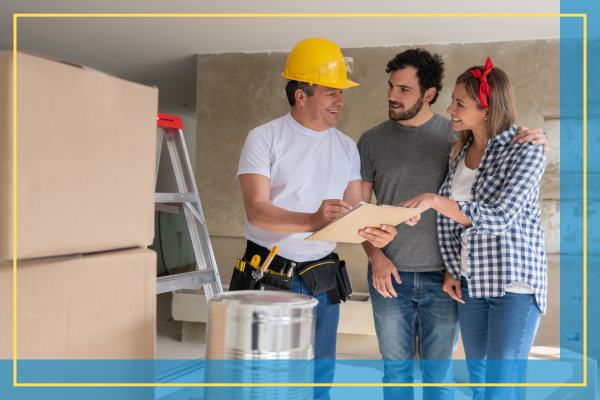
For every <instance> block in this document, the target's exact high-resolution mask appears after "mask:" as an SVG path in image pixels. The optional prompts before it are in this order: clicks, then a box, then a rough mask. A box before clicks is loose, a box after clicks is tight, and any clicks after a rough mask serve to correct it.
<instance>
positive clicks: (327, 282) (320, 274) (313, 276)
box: [298, 259, 337, 294]
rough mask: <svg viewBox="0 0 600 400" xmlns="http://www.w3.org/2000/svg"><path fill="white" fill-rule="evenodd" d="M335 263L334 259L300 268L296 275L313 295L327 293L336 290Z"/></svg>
mask: <svg viewBox="0 0 600 400" xmlns="http://www.w3.org/2000/svg"><path fill="white" fill-rule="evenodd" d="M336 263H337V262H336V260H335V259H333V260H324V261H318V262H316V263H314V264H309V265H307V266H305V267H304V268H302V269H301V270H300V271H298V275H299V276H300V278H301V279H302V282H304V284H305V285H306V287H307V288H308V290H310V291H311V292H313V293H314V294H319V293H323V292H329V291H330V290H333V289H335V288H336V287H335V284H336V273H335V270H336V269H337V267H336ZM336 291H337V290H336Z"/></svg>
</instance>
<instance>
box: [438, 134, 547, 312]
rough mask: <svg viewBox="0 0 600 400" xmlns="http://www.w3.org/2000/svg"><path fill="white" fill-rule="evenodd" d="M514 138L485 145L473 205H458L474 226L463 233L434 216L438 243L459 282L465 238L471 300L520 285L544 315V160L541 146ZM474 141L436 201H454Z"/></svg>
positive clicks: (505, 137)
mask: <svg viewBox="0 0 600 400" xmlns="http://www.w3.org/2000/svg"><path fill="white" fill-rule="evenodd" d="M516 133H517V127H516V126H513V127H511V128H509V129H507V130H506V131H504V132H502V133H500V134H499V135H498V136H496V137H495V138H493V139H491V140H490V141H489V142H488V145H487V148H486V150H485V153H484V155H483V157H482V158H481V164H480V166H479V168H478V170H477V175H476V177H475V182H474V183H473V187H472V188H471V201H459V202H458V205H459V207H460V211H461V212H462V213H463V214H464V215H465V216H466V217H467V218H469V219H470V220H471V222H472V223H473V225H472V226H470V227H465V226H464V225H461V224H459V223H458V222H456V221H454V220H452V219H450V218H447V217H445V216H443V215H441V214H440V213H438V217H437V221H438V238H439V242H440V249H441V251H442V257H443V258H444V263H445V264H446V268H447V269H448V271H449V272H450V274H451V275H452V276H453V277H454V278H455V279H459V278H460V249H461V244H460V237H461V236H467V252H468V260H467V282H468V284H469V296H471V297H499V296H504V289H505V286H506V285H507V284H509V283H511V282H515V281H524V282H527V283H528V284H529V285H530V286H531V288H532V289H533V291H534V293H535V298H536V300H537V304H538V306H539V307H540V309H541V311H542V313H544V314H545V313H546V294H547V290H548V275H547V262H546V253H545V251H544V231H543V230H542V224H541V222H540V207H539V203H538V198H539V194H540V193H539V192H540V180H541V178H542V175H543V173H544V168H545V167H546V155H545V153H544V151H543V149H542V146H533V145H531V144H523V145H520V144H518V143H513V142H512V138H513V137H514V136H515V135H516ZM472 141H473V138H472V137H471V139H470V140H469V141H468V142H467V144H466V145H465V146H464V147H463V148H462V150H461V151H460V153H459V154H458V156H457V157H456V159H455V160H454V162H453V163H452V165H450V170H449V172H448V176H447V177H446V180H445V181H444V183H443V185H442V187H441V188H440V191H439V195H440V196H444V197H447V198H449V199H452V196H451V194H450V188H451V187H452V179H453V177H454V174H455V172H456V168H457V166H458V163H459V161H460V160H461V158H463V157H464V156H465V153H466V151H467V148H468V147H469V145H470V144H471V142H472Z"/></svg>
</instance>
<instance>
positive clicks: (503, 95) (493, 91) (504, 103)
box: [450, 66, 515, 162]
mask: <svg viewBox="0 0 600 400" xmlns="http://www.w3.org/2000/svg"><path fill="white" fill-rule="evenodd" d="M476 68H477V69H479V70H480V71H481V73H482V74H483V71H484V67H483V66H476V67H472V68H469V69H468V70H466V71H465V72H463V73H462V74H461V75H460V76H459V77H458V78H457V79H456V84H457V85H458V84H459V83H462V84H464V85H465V89H466V91H467V94H468V95H469V97H470V98H471V100H473V101H475V103H477V108H479V109H481V110H482V109H483V107H481V103H480V102H479V86H480V81H479V79H478V78H475V76H473V74H472V73H471V72H470V71H471V70H473V69H476ZM486 79H487V82H488V84H489V85H490V99H489V101H488V112H489V115H488V117H487V118H488V124H487V131H486V137H487V139H488V140H489V139H492V138H494V137H496V136H497V135H498V134H499V133H501V132H504V131H505V130H507V129H508V128H510V127H511V126H513V124H514V122H515V96H514V93H513V90H512V86H511V85H510V81H509V80H508V75H506V73H505V72H504V71H503V70H501V69H500V68H497V67H494V68H492V70H491V71H490V72H489V73H488V74H487V76H486ZM472 135H473V132H471V130H466V131H459V132H458V138H456V139H455V140H454V141H453V142H452V151H451V152H450V155H451V157H452V162H454V160H455V159H456V156H458V153H460V150H461V149H462V148H463V147H464V146H465V144H467V142H468V141H469V139H470V138H471V136H472Z"/></svg>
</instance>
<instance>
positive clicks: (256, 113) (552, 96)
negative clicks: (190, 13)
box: [196, 40, 560, 345]
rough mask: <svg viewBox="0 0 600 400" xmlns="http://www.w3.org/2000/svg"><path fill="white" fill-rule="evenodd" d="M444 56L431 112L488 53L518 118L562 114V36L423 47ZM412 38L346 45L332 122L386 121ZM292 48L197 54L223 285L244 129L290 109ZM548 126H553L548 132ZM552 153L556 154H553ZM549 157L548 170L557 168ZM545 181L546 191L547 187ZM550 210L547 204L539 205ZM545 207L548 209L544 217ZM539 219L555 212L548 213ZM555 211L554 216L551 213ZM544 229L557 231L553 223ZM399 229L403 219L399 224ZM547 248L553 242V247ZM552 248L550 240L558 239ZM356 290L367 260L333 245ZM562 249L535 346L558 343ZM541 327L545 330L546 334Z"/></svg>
mask: <svg viewBox="0 0 600 400" xmlns="http://www.w3.org/2000/svg"><path fill="white" fill-rule="evenodd" d="M419 47H422V48H425V49H427V50H429V51H430V52H435V53H439V54H440V55H441V56H442V58H443V59H444V61H445V65H446V74H445V76H446V77H445V79H444V88H443V90H442V92H441V94H440V97H439V99H438V100H437V102H436V104H434V105H433V110H434V112H436V113H438V114H441V115H443V116H445V117H447V114H446V112H445V110H446V108H447V107H448V105H449V104H450V95H451V93H452V90H453V88H454V80H455V79H456V77H457V76H458V75H459V74H460V73H462V72H464V70H466V69H467V68H469V67H471V66H473V65H481V64H483V63H484V62H485V59H486V57H488V56H489V57H490V58H491V59H492V61H493V62H494V65H496V66H498V67H501V68H503V69H504V70H505V71H506V72H507V74H508V76H509V77H510V78H511V81H512V85H513V88H514V91H515V96H516V104H517V113H518V115H517V121H516V122H517V124H518V125H523V126H527V127H540V128H544V126H545V123H546V120H548V119H556V118H559V116H560V115H559V107H560V103H559V99H560V91H559V84H560V82H559V77H560V66H559V60H560V44H559V41H558V40H524V41H511V42H493V43H476V44H446V45H421V46H419ZM408 48H411V47H408V46H401V47H371V48H353V49H342V52H343V54H344V56H349V57H353V58H354V62H355V72H354V74H353V75H352V76H351V79H353V80H354V81H356V82H358V83H360V86H359V87H356V88H351V89H349V90H347V91H345V92H344V100H345V102H346V105H345V107H344V109H343V111H342V113H341V118H340V125H339V126H338V129H339V130H341V131H342V132H344V133H345V134H346V135H348V136H350V137H351V138H352V139H353V140H354V141H358V139H359V138H360V136H361V135H362V133H363V132H364V131H366V130H368V129H370V128H371V127H373V126H375V125H378V124H380V123H381V122H383V121H385V120H386V119H387V79H388V74H386V72H385V65H386V64H387V62H388V61H389V60H390V59H391V58H393V57H394V56H395V55H396V54H397V53H399V52H402V51H404V50H406V49H408ZM287 55H288V53H282V52H273V53H253V54H246V53H243V54H242V53H230V54H201V55H199V56H198V81H197V115H196V117H197V137H196V140H197V142H196V143H197V148H196V179H197V183H198V190H199V191H200V197H201V199H202V205H203V208H204V214H205V216H206V220H207V225H208V229H209V232H210V235H211V241H212V244H213V247H214V252H215V256H216V260H217V265H218V266H219V270H220V273H221V278H222V281H223V283H224V284H228V283H229V280H230V278H231V272H232V268H233V266H234V265H235V260H236V259H237V258H239V257H241V256H242V255H243V252H244V247H245V239H244V238H243V226H244V222H245V219H246V217H245V212H244V206H243V201H242V194H241V191H240V187H239V183H238V181H237V180H236V178H235V175H236V171H237V167H238V161H239V156H240V152H241V150H242V147H243V145H244V141H245V139H246V136H247V134H248V132H249V131H250V130H251V129H253V128H255V127H257V126H259V125H262V124H265V123H267V122H269V121H271V120H273V119H275V118H278V117H280V116H282V115H284V114H286V113H287V112H289V109H290V107H289V105H288V103H287V100H286V98H285V91H284V87H285V84H286V80H285V79H284V78H282V77H281V75H280V74H281V72H282V71H283V69H284V66H285V62H286V59H287ZM551 133H552V132H551V131H550V132H549V134H551ZM553 157H554V156H553ZM554 167H555V164H554V163H553V167H552V168H551V172H552V173H557V170H556V168H554ZM545 184H546V183H545V182H543V183H542V190H543V189H544V185H545ZM544 209H545V210H550V211H551V210H552V205H550V204H549V205H547V206H546V207H544ZM546 214H548V215H546ZM546 214H544V215H543V218H544V219H546V218H552V217H553V215H550V214H552V213H550V212H548V213H546ZM554 219H556V217H554ZM545 226H546V227H550V232H549V236H550V237H558V229H559V228H558V226H557V224H555V223H554V221H552V223H547V224H546V223H545ZM401 228H403V229H405V228H406V227H401ZM551 247H552V246H551ZM553 248H556V247H555V246H554V247H553ZM336 252H337V253H339V254H340V256H341V257H342V258H343V259H345V260H346V262H347V265H348V267H349V271H350V275H351V278H352V281H353V286H354V289H355V291H357V292H368V286H367V281H366V265H367V259H366V256H365V255H364V252H363V251H362V248H361V246H360V245H352V244H338V246H337V248H336ZM559 271H560V266H559V262H558V257H555V259H553V260H552V261H551V262H549V276H550V292H549V294H550V295H549V297H552V298H554V299H556V300H557V301H550V302H549V311H548V315H547V316H546V317H544V318H543V319H542V322H541V325H540V331H539V332H540V334H538V339H537V340H536V344H538V345H550V344H558V335H559V332H558V327H559V308H558V295H557V293H558V290H559V284H558V278H559ZM542 332H545V333H542Z"/></svg>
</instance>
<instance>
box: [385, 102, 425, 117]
mask: <svg viewBox="0 0 600 400" xmlns="http://www.w3.org/2000/svg"><path fill="white" fill-rule="evenodd" d="M423 97H424V96H421V97H420V98H419V100H417V102H416V103H415V105H414V106H412V107H411V108H409V109H408V110H405V111H400V112H395V111H393V110H392V109H391V108H390V112H389V116H390V119H393V120H394V121H406V120H409V119H413V118H414V117H415V116H416V115H417V114H418V113H419V111H421V108H423V103H424V102H423ZM389 103H390V104H394V105H403V104H402V103H392V102H391V101H390V102H389Z"/></svg>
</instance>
